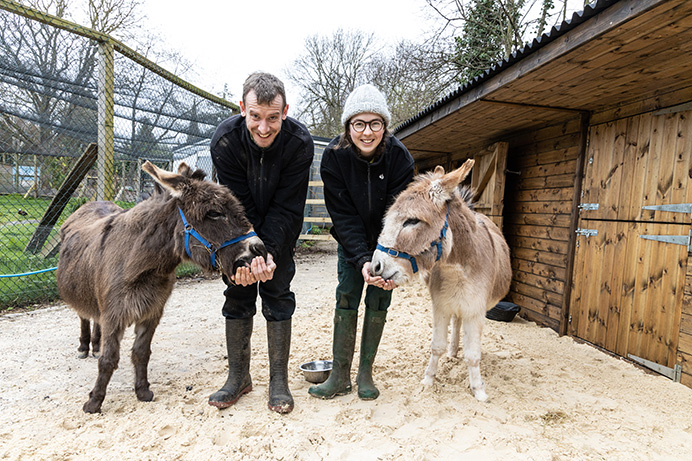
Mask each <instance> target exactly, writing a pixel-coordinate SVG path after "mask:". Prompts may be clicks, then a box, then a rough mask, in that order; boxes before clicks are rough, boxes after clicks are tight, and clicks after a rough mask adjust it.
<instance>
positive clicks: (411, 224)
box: [404, 218, 420, 227]
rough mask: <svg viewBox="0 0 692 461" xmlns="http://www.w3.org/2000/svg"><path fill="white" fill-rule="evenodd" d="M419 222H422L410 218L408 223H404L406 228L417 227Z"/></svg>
mask: <svg viewBox="0 0 692 461" xmlns="http://www.w3.org/2000/svg"><path fill="white" fill-rule="evenodd" d="M419 222H420V219H416V218H408V219H407V220H406V221H404V227H408V226H415V225H416V224H418V223H419Z"/></svg>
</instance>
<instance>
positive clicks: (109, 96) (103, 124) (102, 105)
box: [96, 42, 115, 200]
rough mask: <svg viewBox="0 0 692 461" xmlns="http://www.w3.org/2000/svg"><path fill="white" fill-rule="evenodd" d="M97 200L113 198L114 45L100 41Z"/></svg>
mask: <svg viewBox="0 0 692 461" xmlns="http://www.w3.org/2000/svg"><path fill="white" fill-rule="evenodd" d="M98 69H99V71H98V109H97V110H98V161H97V165H98V168H97V169H98V182H97V188H96V198H97V200H112V199H113V171H114V166H113V150H114V149H113V114H114V112H115V111H114V99H113V85H114V75H115V72H114V59H113V45H112V44H111V43H110V42H99V64H98Z"/></svg>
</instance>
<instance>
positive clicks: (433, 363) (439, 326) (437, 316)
mask: <svg viewBox="0 0 692 461" xmlns="http://www.w3.org/2000/svg"><path fill="white" fill-rule="evenodd" d="M432 310H433V333H432V343H431V345H430V362H429V363H428V368H426V370H425V376H424V377H423V381H421V383H422V384H423V386H426V387H428V386H432V384H433V381H434V379H435V375H436V374H437V363H438V362H439V360H440V357H441V356H442V354H443V353H444V351H445V347H446V345H447V330H448V328H449V318H450V313H449V309H447V308H446V306H442V305H440V302H439V301H436V300H435V299H434V298H433V309H432Z"/></svg>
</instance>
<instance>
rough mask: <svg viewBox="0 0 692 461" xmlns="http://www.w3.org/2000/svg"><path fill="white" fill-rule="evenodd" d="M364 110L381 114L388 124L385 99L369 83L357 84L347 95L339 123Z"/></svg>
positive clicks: (388, 115)
mask: <svg viewBox="0 0 692 461" xmlns="http://www.w3.org/2000/svg"><path fill="white" fill-rule="evenodd" d="M364 112H372V113H373V114H378V115H381V116H382V118H383V119H384V121H385V123H386V124H387V125H389V120H390V119H391V115H390V114H389V108H388V107H387V100H386V99H385V98H384V95H383V94H382V93H381V92H380V90H378V89H377V88H375V87H374V86H373V85H370V84H369V83H366V84H365V85H361V86H359V87H358V88H356V89H355V90H353V91H352V92H351V94H349V95H348V98H346V104H344V113H343V114H341V124H342V125H343V124H345V123H346V121H347V120H349V119H350V118H351V117H353V116H354V115H357V114H362V113H364Z"/></svg>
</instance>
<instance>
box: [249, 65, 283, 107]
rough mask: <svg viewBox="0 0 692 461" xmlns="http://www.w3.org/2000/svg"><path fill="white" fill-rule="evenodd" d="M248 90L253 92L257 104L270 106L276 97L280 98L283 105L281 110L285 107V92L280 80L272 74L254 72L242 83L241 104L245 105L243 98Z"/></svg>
mask: <svg viewBox="0 0 692 461" xmlns="http://www.w3.org/2000/svg"><path fill="white" fill-rule="evenodd" d="M250 90H254V91H255V95H257V102H258V103H259V104H267V105H268V104H271V103H272V102H273V101H274V99H275V98H276V96H277V95H280V96H281V100H282V102H283V104H282V105H281V108H282V109H283V108H284V107H286V90H285V89H284V84H283V82H282V81H281V80H279V79H278V78H276V77H275V76H274V75H272V74H268V73H266V72H254V73H252V74H250V76H249V77H248V78H247V79H246V80H245V83H243V104H247V103H246V101H245V98H246V96H247V94H248V93H249V92H250Z"/></svg>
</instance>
